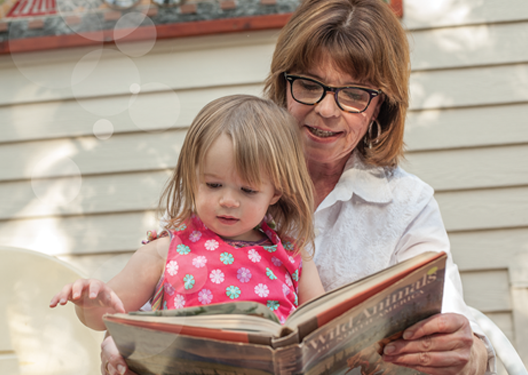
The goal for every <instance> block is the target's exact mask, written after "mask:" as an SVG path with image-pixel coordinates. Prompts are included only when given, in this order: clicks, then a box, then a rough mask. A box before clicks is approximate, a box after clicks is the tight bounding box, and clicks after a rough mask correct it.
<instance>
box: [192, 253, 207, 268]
mask: <svg viewBox="0 0 528 375" xmlns="http://www.w3.org/2000/svg"><path fill="white" fill-rule="evenodd" d="M205 263H207V258H206V257H204V256H203V255H200V256H197V257H196V258H194V259H193V261H192V264H193V266H195V267H196V268H202V267H204V266H205Z"/></svg>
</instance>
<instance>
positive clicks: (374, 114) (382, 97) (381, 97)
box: [370, 94, 385, 121]
mask: <svg viewBox="0 0 528 375" xmlns="http://www.w3.org/2000/svg"><path fill="white" fill-rule="evenodd" d="M378 98H379V99H378V103H377V104H376V108H374V112H372V118H371V119H370V121H372V120H376V119H377V118H378V115H379V113H380V111H381V106H382V105H383V102H384V101H385V95H383V94H381V95H379V96H378Z"/></svg>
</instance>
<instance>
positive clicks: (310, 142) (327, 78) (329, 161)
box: [286, 59, 381, 166]
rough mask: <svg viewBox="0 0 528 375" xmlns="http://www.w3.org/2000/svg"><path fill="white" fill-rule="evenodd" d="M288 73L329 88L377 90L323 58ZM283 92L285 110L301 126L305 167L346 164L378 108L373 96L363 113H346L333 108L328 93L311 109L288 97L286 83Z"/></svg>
mask: <svg viewBox="0 0 528 375" xmlns="http://www.w3.org/2000/svg"><path fill="white" fill-rule="evenodd" d="M288 73H289V74H295V75H300V76H304V77H308V78H312V79H315V80H317V81H319V82H322V83H324V84H326V85H327V86H332V87H343V86H360V87H365V88H372V89H377V88H376V87H373V86H372V85H370V84H368V83H365V82H361V81H358V80H357V79H355V78H354V77H352V76H350V75H349V74H346V73H343V72H341V71H340V70H338V69H337V68H335V67H334V66H333V64H332V61H331V60H329V59H323V60H322V61H321V63H319V64H316V66H315V67H314V68H312V69H309V70H308V71H306V72H304V71H303V72H298V71H292V72H288ZM286 91H287V97H286V103H287V107H288V111H289V112H290V113H291V114H292V115H293V117H295V118H296V119H297V121H298V122H299V126H300V127H301V131H302V140H303V143H304V150H305V151H304V153H305V156H306V160H307V162H308V165H310V164H312V163H313V164H322V165H329V166H332V165H341V163H344V162H346V160H347V159H348V157H349V155H350V153H351V152H352V151H353V150H354V149H355V148H356V146H357V144H358V143H359V141H360V140H361V139H363V137H364V136H365V133H366V132H367V129H368V126H369V124H370V122H371V121H372V120H373V119H375V118H376V116H377V115H378V112H379V108H380V106H381V101H380V98H379V97H376V98H373V99H372V101H371V102H370V104H369V106H368V108H367V109H366V110H365V111H364V112H362V113H349V112H345V111H343V110H341V109H340V108H339V107H338V106H337V103H336V102H335V99H334V96H333V93H331V92H327V93H326V96H325V97H324V98H323V100H322V101H321V102H320V103H318V104H316V105H313V106H312V105H305V104H301V103H298V102H296V101H295V100H294V99H293V98H292V96H291V90H290V83H288V85H287V87H286Z"/></svg>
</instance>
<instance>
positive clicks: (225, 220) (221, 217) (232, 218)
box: [217, 216, 238, 225]
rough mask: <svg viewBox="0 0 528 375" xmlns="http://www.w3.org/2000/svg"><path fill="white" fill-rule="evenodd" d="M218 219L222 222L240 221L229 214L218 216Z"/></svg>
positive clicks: (233, 222)
mask: <svg viewBox="0 0 528 375" xmlns="http://www.w3.org/2000/svg"><path fill="white" fill-rule="evenodd" d="M217 218H218V220H220V222H221V223H222V224H228V225H230V224H235V223H237V222H238V219H237V218H234V217H229V216H217Z"/></svg>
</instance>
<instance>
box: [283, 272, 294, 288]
mask: <svg viewBox="0 0 528 375" xmlns="http://www.w3.org/2000/svg"><path fill="white" fill-rule="evenodd" d="M284 281H285V282H286V285H288V286H289V287H290V288H291V287H292V286H293V282H292V279H291V276H290V274H289V272H286V273H285V274H284Z"/></svg>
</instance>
